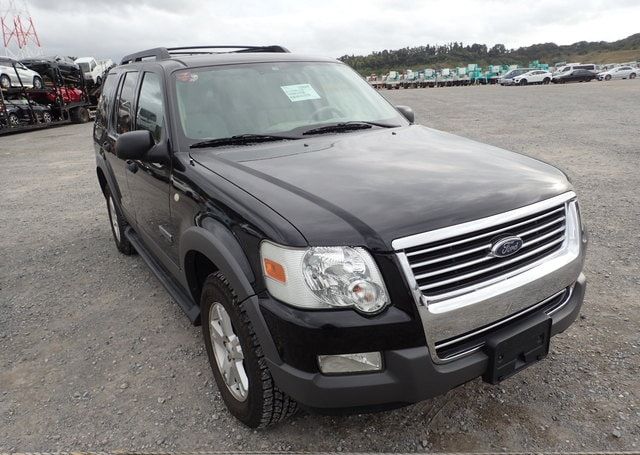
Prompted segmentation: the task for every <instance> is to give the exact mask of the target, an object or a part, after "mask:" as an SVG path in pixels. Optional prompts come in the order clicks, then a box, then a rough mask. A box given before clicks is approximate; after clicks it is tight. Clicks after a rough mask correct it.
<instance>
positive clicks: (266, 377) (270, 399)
mask: <svg viewBox="0 0 640 455" xmlns="http://www.w3.org/2000/svg"><path fill="white" fill-rule="evenodd" d="M200 309H201V312H202V334H203V336H204V344H205V347H206V349H207V355H208V357H209V364H210V365H211V370H212V371H213V376H214V378H215V380H216V384H217V385H218V390H219V391H220V395H221V396H222V400H223V401H224V403H225V404H226V406H227V408H228V409H229V412H231V414H233V415H234V416H235V417H236V418H237V419H238V420H240V421H241V422H242V423H244V424H245V425H247V426H248V427H250V428H264V427H268V426H270V425H274V424H276V423H278V422H280V421H282V420H284V419H285V418H287V417H289V416H291V415H293V414H294V413H295V412H296V410H297V404H296V402H295V401H294V400H293V399H292V398H290V397H289V396H288V395H286V394H285V393H284V392H282V391H280V390H279V389H278V388H277V387H276V385H275V384H274V382H273V378H272V377H271V373H270V372H269V368H268V367H267V362H266V360H265V358H264V354H263V352H262V347H261V346H260V343H259V342H258V337H257V336H256V334H255V332H254V330H253V327H252V325H251V321H250V319H249V317H248V316H247V313H246V312H245V310H244V308H243V307H242V304H240V303H239V302H238V298H237V297H236V295H235V293H234V291H233V289H232V288H231V286H230V285H229V282H228V281H227V279H226V278H225V277H224V275H222V274H221V273H219V272H217V273H214V274H211V275H209V276H208V277H207V279H206V280H205V282H204V285H203V288H202V295H201V298H200Z"/></svg>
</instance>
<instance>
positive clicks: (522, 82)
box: [520, 79, 528, 85]
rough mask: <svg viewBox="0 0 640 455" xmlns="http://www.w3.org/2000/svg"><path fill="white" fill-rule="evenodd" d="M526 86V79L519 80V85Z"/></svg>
mask: <svg viewBox="0 0 640 455" xmlns="http://www.w3.org/2000/svg"><path fill="white" fill-rule="evenodd" d="M527 84H528V82H527V80H526V79H521V80H520V85H527Z"/></svg>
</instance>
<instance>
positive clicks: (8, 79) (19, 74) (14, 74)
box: [0, 57, 42, 89]
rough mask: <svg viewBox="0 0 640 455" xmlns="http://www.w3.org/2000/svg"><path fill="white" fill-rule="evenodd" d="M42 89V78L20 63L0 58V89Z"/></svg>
mask: <svg viewBox="0 0 640 455" xmlns="http://www.w3.org/2000/svg"><path fill="white" fill-rule="evenodd" d="M20 86H24V87H35V88H42V76H40V74H38V73H37V72H36V71H32V70H30V69H29V68H27V67H26V66H24V65H23V64H22V63H20V62H18V61H16V60H13V59H11V58H7V57H0V87H2V88H4V89H6V88H11V87H20Z"/></svg>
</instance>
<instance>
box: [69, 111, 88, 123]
mask: <svg viewBox="0 0 640 455" xmlns="http://www.w3.org/2000/svg"><path fill="white" fill-rule="evenodd" d="M70 117H71V121H72V122H73V123H87V122H88V121H89V120H90V117H89V110H88V109H87V108H86V107H76V108H75V109H73V110H72V111H71V112H70Z"/></svg>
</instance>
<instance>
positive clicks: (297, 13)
mask: <svg viewBox="0 0 640 455" xmlns="http://www.w3.org/2000/svg"><path fill="white" fill-rule="evenodd" d="M0 3H2V4H4V5H6V4H7V0H0ZM28 8H29V12H30V13H31V16H32V17H33V20H34V22H35V25H36V28H37V31H38V33H39V36H40V40H41V42H42V46H43V48H44V49H43V53H44V54H45V55H54V54H58V55H73V56H95V57H97V58H112V59H114V60H119V59H120V58H121V57H122V56H123V55H124V54H127V53H131V52H135V51H138V50H142V49H147V48H151V47H158V46H166V47H171V46H180V45H182V46H186V45H194V44H198V45H200V44H234V45H235V44H257V45H266V44H280V45H283V46H285V47H287V48H289V49H290V50H292V51H293V52H299V53H305V54H314V55H322V56H328V57H339V56H341V55H345V54H368V53H369V52H371V51H374V50H383V49H398V48H402V47H406V46H419V45H426V44H444V43H448V42H452V41H458V42H460V41H462V42H463V43H465V44H472V43H474V42H477V43H481V44H487V45H488V46H492V45H494V44H496V43H501V44H504V45H505V46H507V48H515V47H519V46H526V45H530V44H536V43H544V42H555V43H557V44H570V43H574V42H576V41H615V40H617V39H621V38H625V37H626V36H628V35H631V34H634V33H637V32H640V23H639V22H638V18H639V17H640V0H609V1H601V0H552V1H551V0H535V1H533V0H530V1H522V0H477V1H473V0H455V1H451V0H449V1H447V0H438V1H431V0H402V1H392V0H314V1H306V0H262V1H260V0H236V1H233V0H225V1H217V0H215V1H203V0H201V1H196V0H183V1H175V0H155V1H154V0H138V1H135V2H133V1H127V0H90V1H87V0H55V1H52V0H28Z"/></svg>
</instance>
